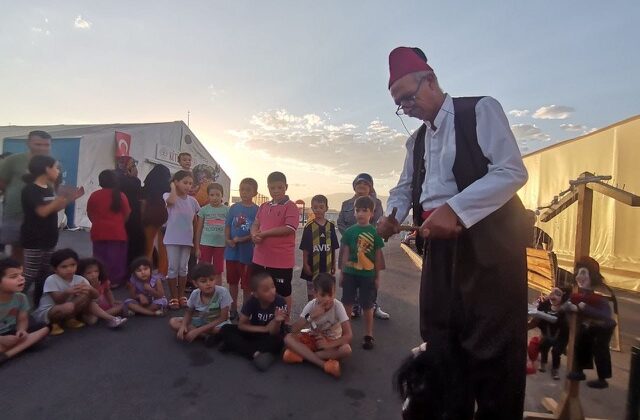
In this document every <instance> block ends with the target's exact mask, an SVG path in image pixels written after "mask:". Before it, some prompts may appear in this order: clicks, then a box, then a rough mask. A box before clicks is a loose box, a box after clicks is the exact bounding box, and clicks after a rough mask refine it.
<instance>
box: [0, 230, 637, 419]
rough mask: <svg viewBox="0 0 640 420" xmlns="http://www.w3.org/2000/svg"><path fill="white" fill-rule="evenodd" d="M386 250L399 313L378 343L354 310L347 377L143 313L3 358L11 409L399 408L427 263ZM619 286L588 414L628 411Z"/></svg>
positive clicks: (232, 412)
mask: <svg viewBox="0 0 640 420" xmlns="http://www.w3.org/2000/svg"><path fill="white" fill-rule="evenodd" d="M65 246H72V247H73V248H74V249H76V250H77V251H78V252H79V253H80V254H81V256H88V255H89V254H90V253H91V243H90V241H89V239H88V234H87V233H86V232H64V233H63V235H62V236H61V240H60V247H65ZM384 253H385V257H386V260H387V270H386V271H385V273H384V276H383V280H382V285H381V291H380V299H379V300H380V303H381V305H382V306H383V308H384V309H385V310H386V311H387V312H389V313H390V314H391V319H390V320H388V321H381V320H376V322H375V328H374V332H375V336H376V348H375V349H374V350H373V351H366V350H363V349H362V348H361V346H360V344H361V339H362V326H363V325H362V320H355V321H353V328H354V341H353V349H354V353H353V355H352V357H351V358H350V359H348V360H347V361H345V362H344V363H343V364H342V373H343V375H342V378H340V379H334V378H332V377H329V376H328V375H326V374H324V373H323V372H322V371H320V370H319V369H317V368H314V367H312V366H310V365H307V364H305V365H294V366H291V365H285V364H284V363H281V362H279V363H277V364H275V365H274V366H273V367H272V368H271V369H270V370H269V371H268V372H266V373H260V372H258V371H257V370H256V369H255V368H254V367H253V366H252V365H251V363H250V362H249V361H247V360H244V359H242V358H240V357H236V356H233V355H226V354H221V353H219V352H218V351H216V350H212V349H207V348H205V347H204V345H203V344H202V343H201V342H196V343H193V344H185V343H180V342H178V341H177V340H176V339H175V338H174V334H173V333H172V332H171V331H170V329H169V327H168V325H167V323H168V317H167V318H162V319H158V318H148V317H142V316H136V317H134V318H132V319H130V320H129V322H128V323H127V325H125V326H124V328H122V329H121V330H116V331H112V330H109V329H108V328H106V327H105V326H104V325H98V326H95V327H85V328H83V329H80V330H75V331H71V330H67V331H66V332H65V333H64V334H63V335H61V336H59V337H50V338H48V339H47V340H46V341H45V342H44V343H43V344H42V345H40V346H38V348H36V349H33V350H32V351H28V352H27V353H25V354H24V355H23V356H21V357H19V358H18V359H15V360H12V361H10V362H9V363H6V364H5V365H4V366H2V368H0V378H1V379H2V390H1V392H0V407H3V410H4V411H3V413H2V414H0V418H3V419H4V418H6V419H85V418H92V419H111V418H119V419H130V418H149V419H179V418H187V417H190V418H194V417H196V418H199V417H204V418H217V419H252V418H256V419H265V420H271V419H274V420H275V419H304V420H313V419H322V420H326V419H328V418H329V419H384V420H389V419H399V418H400V405H401V402H400V401H399V399H398V397H397V396H396V395H395V394H394V393H393V389H392V377H393V373H394V371H395V369H396V368H397V367H398V365H399V364H400V363H401V361H402V359H403V358H404V357H405V356H406V355H407V352H408V349H410V348H411V347H413V346H415V345H416V344H417V343H418V342H419V333H418V307H417V301H418V290H419V280H420V273H419V270H418V269H417V268H416V266H415V265H414V264H413V263H412V262H411V260H410V259H409V258H408V257H407V256H406V255H405V253H404V251H402V249H401V248H400V247H399V245H398V242H397V241H394V240H391V241H390V242H389V243H388V244H387V246H386V247H385V250H384ZM298 258H299V257H298ZM298 262H299V261H298ZM298 275H299V269H297V270H296V271H295V273H294V279H295V280H294V283H293V287H294V311H293V312H294V316H297V314H299V313H300V310H301V308H302V306H303V305H304V303H305V302H304V301H305V300H306V286H305V284H304V282H302V281H300V279H299V278H298ZM118 295H119V296H123V291H118ZM619 296H620V313H621V316H622V320H621V325H622V331H623V352H622V353H615V352H614V353H612V356H613V363H614V378H613V380H612V381H611V387H610V388H608V389H606V390H600V391H596V390H592V389H588V388H586V386H583V387H582V397H583V398H582V400H583V401H582V403H583V407H584V410H585V414H587V415H589V416H593V417H601V418H611V419H619V418H623V413H624V402H625V401H626V389H627V383H628V370H629V346H630V345H631V343H632V342H633V338H634V337H636V336H640V331H639V329H640V322H638V321H640V320H639V317H640V299H638V296H637V295H634V294H631V293H619ZM176 314H177V313H174V315H176ZM563 364H564V358H563ZM587 375H588V376H589V375H593V372H592V371H587ZM561 389H562V382H559V381H553V380H551V379H550V377H549V375H548V374H541V373H538V374H536V375H532V376H529V377H528V379H527V399H526V409H527V410H534V411H541V410H542V406H541V404H540V401H541V399H542V398H543V397H545V396H551V397H554V398H556V399H558V398H559V397H560V391H561Z"/></svg>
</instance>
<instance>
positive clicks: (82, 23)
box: [73, 15, 92, 29]
mask: <svg viewBox="0 0 640 420" xmlns="http://www.w3.org/2000/svg"><path fill="white" fill-rule="evenodd" d="M91 25H92V24H91V22H89V21H88V20H84V19H82V16H81V15H78V16H77V17H76V20H75V21H74V22H73V26H75V27H76V28H78V29H89V28H91Z"/></svg>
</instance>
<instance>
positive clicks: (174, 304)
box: [169, 298, 180, 311]
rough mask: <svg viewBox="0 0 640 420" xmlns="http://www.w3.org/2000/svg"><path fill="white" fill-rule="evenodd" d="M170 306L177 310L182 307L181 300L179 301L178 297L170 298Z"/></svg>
mask: <svg viewBox="0 0 640 420" xmlns="http://www.w3.org/2000/svg"><path fill="white" fill-rule="evenodd" d="M169 308H170V309H171V310H172V311H176V310H178V309H180V302H179V301H178V299H176V298H171V299H170V300H169Z"/></svg>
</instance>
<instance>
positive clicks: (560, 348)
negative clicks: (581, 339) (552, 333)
mask: <svg viewBox="0 0 640 420" xmlns="http://www.w3.org/2000/svg"><path fill="white" fill-rule="evenodd" d="M566 348H567V340H566V339H565V338H564V337H563V336H558V337H549V336H543V337H542V341H541V342H540V361H541V362H542V363H547V360H548V359H549V350H551V368H552V369H559V368H560V356H562V353H564V350H565V349H566Z"/></svg>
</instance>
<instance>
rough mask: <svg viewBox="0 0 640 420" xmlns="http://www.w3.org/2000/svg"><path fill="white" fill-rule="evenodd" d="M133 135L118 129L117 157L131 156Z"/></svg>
mask: <svg viewBox="0 0 640 420" xmlns="http://www.w3.org/2000/svg"><path fill="white" fill-rule="evenodd" d="M130 149H131V135H130V134H127V133H122V132H120V131H116V157H120V156H129V150H130Z"/></svg>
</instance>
